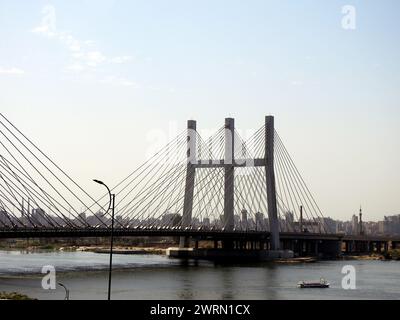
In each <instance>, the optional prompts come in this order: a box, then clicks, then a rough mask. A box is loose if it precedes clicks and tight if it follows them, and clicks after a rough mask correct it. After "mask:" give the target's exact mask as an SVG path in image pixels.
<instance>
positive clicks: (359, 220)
mask: <svg viewBox="0 0 400 320" xmlns="http://www.w3.org/2000/svg"><path fill="white" fill-rule="evenodd" d="M359 217H360V218H359V219H358V224H359V225H358V230H359V232H360V236H362V235H364V231H363V225H362V208H361V205H360V214H359Z"/></svg>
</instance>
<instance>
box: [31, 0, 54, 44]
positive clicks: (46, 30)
mask: <svg viewBox="0 0 400 320" xmlns="http://www.w3.org/2000/svg"><path fill="white" fill-rule="evenodd" d="M42 14H43V17H42V22H41V23H40V25H39V26H37V27H36V28H33V29H32V30H31V31H32V32H34V33H40V34H44V35H46V36H49V37H52V36H54V35H56V33H57V32H56V30H57V26H56V23H57V18H56V9H55V7H54V6H52V5H47V6H45V7H44V8H43V9H42Z"/></svg>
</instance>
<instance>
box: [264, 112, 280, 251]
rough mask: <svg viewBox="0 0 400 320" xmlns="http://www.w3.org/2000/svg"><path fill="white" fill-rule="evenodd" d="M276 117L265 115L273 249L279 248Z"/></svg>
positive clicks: (266, 164) (268, 191)
mask: <svg viewBox="0 0 400 320" xmlns="http://www.w3.org/2000/svg"><path fill="white" fill-rule="evenodd" d="M274 136H275V129H274V117H273V116H266V117H265V176H266V184H267V205H268V219H269V228H270V232H271V237H270V242H271V250H279V249H280V248H279V247H280V239H279V222H278V210H277V206H276V190H275V170H274Z"/></svg>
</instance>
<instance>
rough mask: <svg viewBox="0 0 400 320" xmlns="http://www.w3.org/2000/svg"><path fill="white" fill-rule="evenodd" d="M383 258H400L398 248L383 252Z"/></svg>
mask: <svg viewBox="0 0 400 320" xmlns="http://www.w3.org/2000/svg"><path fill="white" fill-rule="evenodd" d="M385 259H388V260H400V249H390V250H389V251H388V252H387V253H386V254H385Z"/></svg>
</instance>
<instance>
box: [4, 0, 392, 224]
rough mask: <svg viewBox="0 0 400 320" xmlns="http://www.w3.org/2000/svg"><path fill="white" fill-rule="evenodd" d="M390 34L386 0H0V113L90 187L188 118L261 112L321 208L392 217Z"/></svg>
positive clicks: (253, 117)
mask: <svg viewBox="0 0 400 320" xmlns="http://www.w3.org/2000/svg"><path fill="white" fill-rule="evenodd" d="M345 5H351V6H353V7H354V8H355V9H356V11H355V12H356V20H355V29H346V28H343V25H342V19H343V18H344V16H345V15H346V14H343V13H342V8H343V6H345ZM399 33H400V2H399V1H397V0H393V1H389V0H381V1H373V0H363V1H350V0H343V1H335V0H330V1H317V0H315V1H305V0H304V1H297V0H296V1H295V0H292V1H289V0H287V1H282V0H279V1H266V0H264V1H234V0H229V1H222V0H219V1H215V0H214V1H205V0H202V1H189V0H181V1H175V0H168V1H165V0H159V1H151V0H150V1H149V0H146V1H144V0H143V1H131V0H129V1H128V0H127V1H111V0H106V1H99V0H81V1H77V0H76V1H72V0H71V1H11V0H9V1H6V0H0V106H1V112H2V113H4V115H6V116H7V117H8V118H9V119H10V120H12V121H13V122H14V123H15V124H16V125H17V126H18V127H19V128H20V129H21V130H22V131H24V132H25V133H27V135H28V136H29V137H31V138H32V139H33V140H34V141H35V142H37V143H38V144H39V145H40V146H41V148H42V149H43V150H44V151H46V152H47V153H48V154H49V155H51V156H52V158H53V159H54V160H55V161H56V162H57V163H58V164H60V166H61V167H63V168H64V169H66V171H68V172H69V173H70V174H71V175H72V176H74V177H76V178H77V180H78V181H79V182H80V183H81V184H82V185H83V186H84V187H85V188H87V189H88V191H90V192H92V193H93V194H95V195H96V194H102V192H103V190H102V189H101V190H99V188H98V186H97V185H94V184H93V183H92V182H91V179H92V178H101V179H103V180H104V181H106V182H107V183H109V184H110V185H113V184H115V183H117V182H119V181H120V180H121V179H122V178H123V177H125V176H126V175H127V174H128V173H129V172H131V171H132V170H133V169H134V168H135V167H136V166H137V165H138V164H139V163H140V162H142V161H143V159H144V157H145V154H146V152H147V151H148V148H149V145H151V144H152V143H153V142H154V141H153V140H152V139H154V137H157V134H159V133H160V132H164V133H165V136H166V138H168V137H170V138H172V137H173V135H174V133H176V132H177V131H178V130H183V129H184V127H185V125H186V120H187V119H189V118H194V119H196V120H197V121H198V127H199V129H206V130H210V129H214V128H218V127H220V126H221V125H222V124H223V122H224V118H225V117H227V116H231V117H235V118H236V126H237V127H238V128H241V129H244V130H246V129H256V128H258V127H260V126H261V125H262V123H263V120H264V116H265V115H267V114H273V115H275V117H276V119H275V122H276V128H277V131H278V132H279V133H280V136H281V137H282V139H283V140H284V142H285V144H286V146H287V148H288V150H289V151H290V153H291V155H292V157H293V158H294V160H295V162H296V164H297V166H298V168H299V170H300V171H301V173H302V174H303V176H304V178H305V180H306V182H307V183H308V186H309V188H310V189H311V191H312V192H313V194H314V195H315V198H316V200H317V202H318V203H319V205H320V207H321V209H322V210H323V212H324V214H325V216H331V217H334V218H340V219H350V217H351V215H352V214H354V213H357V211H358V208H359V206H360V204H362V206H363V208H364V217H365V218H364V219H365V220H377V219H382V218H383V216H384V215H388V214H400V196H399V186H400V171H399V164H400V139H399V136H400V90H399V88H400V63H399V58H400V46H399Z"/></svg>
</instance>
